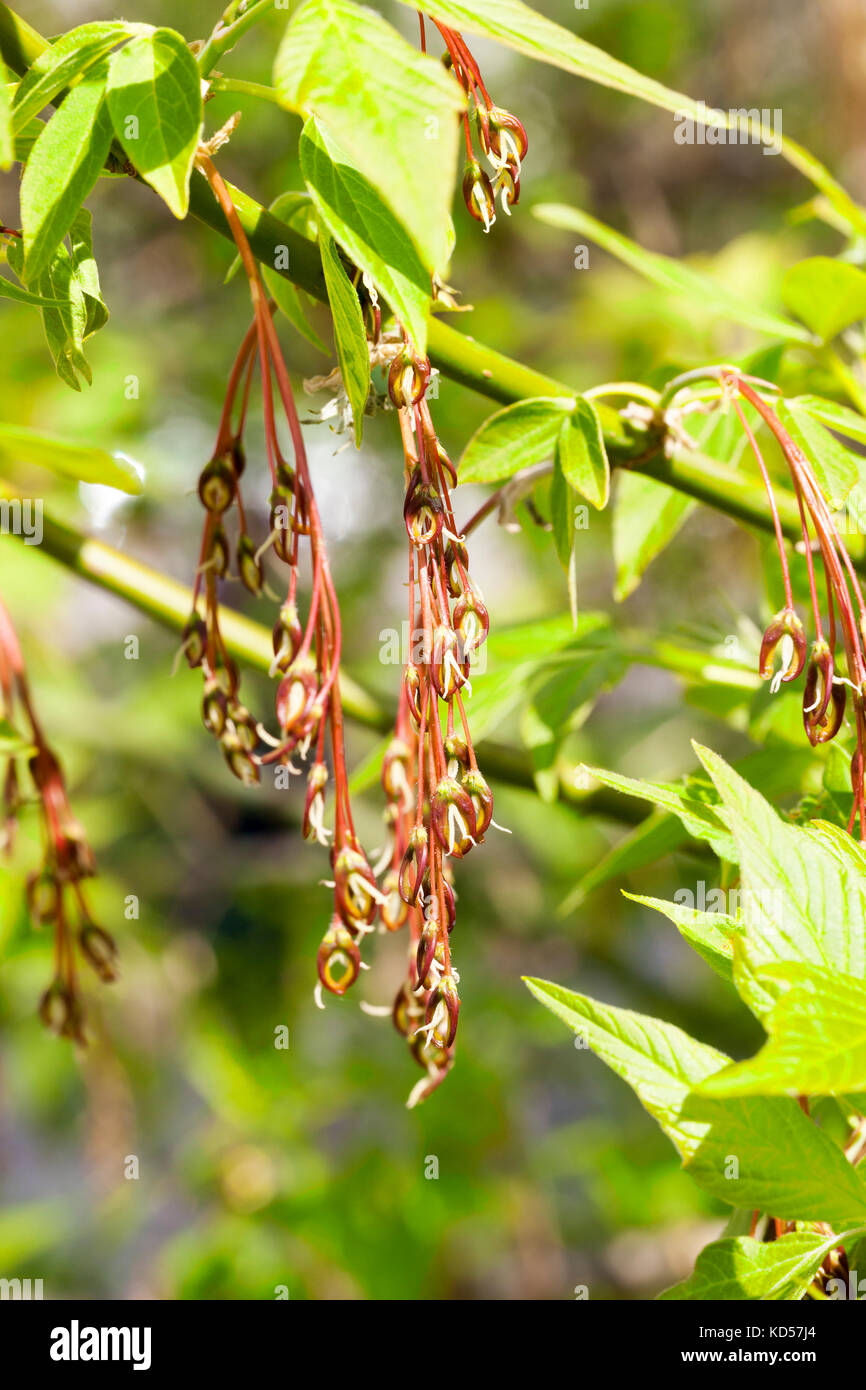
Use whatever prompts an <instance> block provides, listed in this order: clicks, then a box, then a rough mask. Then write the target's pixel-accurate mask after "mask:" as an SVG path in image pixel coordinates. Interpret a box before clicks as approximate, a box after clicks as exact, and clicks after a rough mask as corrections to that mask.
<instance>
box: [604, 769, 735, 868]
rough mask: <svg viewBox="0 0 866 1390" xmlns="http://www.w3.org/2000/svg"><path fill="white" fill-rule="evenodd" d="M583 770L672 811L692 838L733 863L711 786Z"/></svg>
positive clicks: (731, 846) (731, 844)
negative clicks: (705, 843)
mask: <svg viewBox="0 0 866 1390" xmlns="http://www.w3.org/2000/svg"><path fill="white" fill-rule="evenodd" d="M585 771H586V772H588V773H589V775H590V776H591V777H595V778H597V779H598V781H599V782H603V783H604V785H605V786H607V787H613V788H614V790H615V791H620V792H624V793H625V795H626V796H637V797H640V798H641V799H642V800H645V801H651V802H652V803H653V805H654V806H657V807H658V808H659V809H660V810H662V811H671V812H673V814H674V815H675V816H678V817H679V819H680V820H681V821H682V823H683V825H684V826H685V828H686V830H687V831H688V832H689V834H690V835H693V836H694V838H695V839H696V840H707V841H708V842H709V843H710V844H711V845H712V847H713V849H714V850H715V852H716V854H717V855H718V856H719V858H720V859H727V860H728V861H729V862H736V858H737V851H736V846H735V843H734V840H733V837H732V835H731V833H730V831H729V830H728V827H727V825H726V823H725V819H724V817H723V814H721V807H720V805H719V802H718V799H717V798H716V797H715V796H714V795H713V790H712V788H711V787H708V786H706V785H705V784H701V783H699V782H698V781H696V780H695V779H694V778H691V779H689V780H688V781H687V782H685V783H679V784H677V783H676V782H645V781H642V780H640V779H638V778H635V777H623V776H622V775H621V774H620V773H618V772H607V771H606V770H605V769H604V768H602V767H587V768H585Z"/></svg>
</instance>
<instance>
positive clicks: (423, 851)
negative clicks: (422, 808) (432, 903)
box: [399, 825, 430, 907]
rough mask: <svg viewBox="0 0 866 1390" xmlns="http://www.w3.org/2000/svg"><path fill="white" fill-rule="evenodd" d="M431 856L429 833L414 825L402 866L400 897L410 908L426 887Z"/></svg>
mask: <svg viewBox="0 0 866 1390" xmlns="http://www.w3.org/2000/svg"><path fill="white" fill-rule="evenodd" d="M429 856H430V846H429V842H428V839H427V831H426V830H425V829H424V826H423V825H414V826H413V827H412V829H411V831H410V832H409V843H408V844H407V846H406V850H405V853H404V855H403V862H402V863H401V865H400V877H399V888H400V897H401V898H402V899H403V901H404V903H408V904H409V906H410V907H412V906H414V904H415V903H417V901H418V898H419V896H420V894H421V889H422V887H423V886H424V875H425V874H426V872H427V863H428V859H429Z"/></svg>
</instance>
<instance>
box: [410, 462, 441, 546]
mask: <svg viewBox="0 0 866 1390" xmlns="http://www.w3.org/2000/svg"><path fill="white" fill-rule="evenodd" d="M403 520H404V521H405V523H406V532H407V535H408V537H409V539H410V541H411V542H412V544H413V545H417V546H419V547H422V546H425V545H429V544H430V542H431V541H433V540H435V539H436V537H437V536H438V535H439V533H440V532H441V530H442V527H443V524H444V521H445V512H444V509H443V507H442V499H441V498H440V496H439V493H438V491H437V490H436V488H434V487H428V486H427V484H426V483H425V482H424V481H423V479H422V477H421V470H420V469H419V468H416V469H415V471H414V473H413V474H412V477H411V478H410V480H409V485H408V487H407V489H406V500H405V501H404V503H403Z"/></svg>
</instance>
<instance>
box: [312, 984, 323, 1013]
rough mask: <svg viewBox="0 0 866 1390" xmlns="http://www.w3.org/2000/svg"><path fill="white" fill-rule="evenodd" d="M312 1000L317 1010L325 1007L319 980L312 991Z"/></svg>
mask: <svg viewBox="0 0 866 1390" xmlns="http://www.w3.org/2000/svg"><path fill="white" fill-rule="evenodd" d="M313 998H314V999H315V1001H316V1008H317V1009H323V1008H324V1007H325V1001H324V999H323V998H322V982H321V980H320V981H319V983H318V984H317V985H316V988H315V989H314V990H313Z"/></svg>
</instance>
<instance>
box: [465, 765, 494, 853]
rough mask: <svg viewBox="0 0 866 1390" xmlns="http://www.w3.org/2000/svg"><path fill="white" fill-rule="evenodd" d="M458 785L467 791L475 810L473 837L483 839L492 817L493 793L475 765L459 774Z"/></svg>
mask: <svg viewBox="0 0 866 1390" xmlns="http://www.w3.org/2000/svg"><path fill="white" fill-rule="evenodd" d="M460 785H461V787H462V788H463V790H464V791H465V792H468V793H469V796H470V799H471V801H472V809H473V811H474V812H475V839H476V841H478V840H483V839H484V836H485V835H486V834H487V831H488V830H489V828H490V822H491V820H492V819H493V793H492V791H491V790H490V787H489V786H488V785H487V782H486V780H485V778H484V777H482V775H481V773H480V772H479V771H478V768H477V767H470V768H467V770H466V771H465V772H464V773H463V774H462V775H461V777H460Z"/></svg>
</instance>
